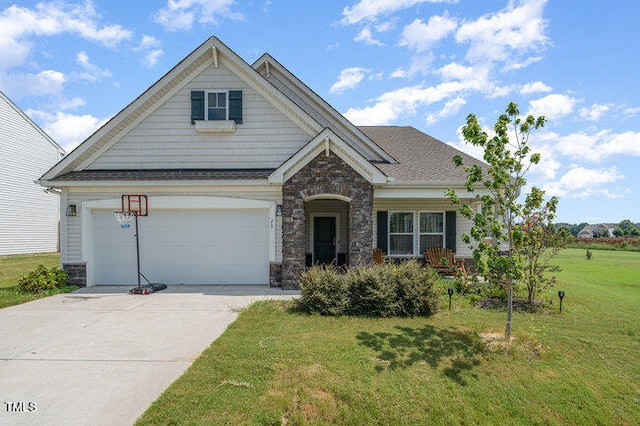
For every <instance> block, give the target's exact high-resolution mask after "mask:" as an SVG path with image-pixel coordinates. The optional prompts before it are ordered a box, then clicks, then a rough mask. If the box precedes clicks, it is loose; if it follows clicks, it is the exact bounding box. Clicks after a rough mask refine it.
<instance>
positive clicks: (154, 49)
mask: <svg viewBox="0 0 640 426" xmlns="http://www.w3.org/2000/svg"><path fill="white" fill-rule="evenodd" d="M161 47H162V42H161V41H160V40H158V39H157V38H155V37H153V36H149V35H143V36H142V40H140V44H138V47H136V48H135V49H134V50H135V51H136V52H143V55H144V56H143V57H142V62H143V63H144V64H145V66H147V67H149V68H151V67H153V66H154V65H156V64H157V63H158V61H159V60H160V57H161V56H162V55H164V51H163V50H162V49H161Z"/></svg>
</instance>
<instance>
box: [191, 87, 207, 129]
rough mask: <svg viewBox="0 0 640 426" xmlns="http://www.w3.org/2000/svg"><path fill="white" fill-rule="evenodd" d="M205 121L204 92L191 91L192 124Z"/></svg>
mask: <svg viewBox="0 0 640 426" xmlns="http://www.w3.org/2000/svg"><path fill="white" fill-rule="evenodd" d="M196 120H204V90H192V91H191V124H195V121H196Z"/></svg>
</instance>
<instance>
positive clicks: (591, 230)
mask: <svg viewBox="0 0 640 426" xmlns="http://www.w3.org/2000/svg"><path fill="white" fill-rule="evenodd" d="M614 229H616V225H615V224H614V223H601V224H598V225H585V227H584V228H582V229H581V230H580V232H578V238H593V236H594V235H602V234H603V233H606V234H607V236H609V237H613V230H614Z"/></svg>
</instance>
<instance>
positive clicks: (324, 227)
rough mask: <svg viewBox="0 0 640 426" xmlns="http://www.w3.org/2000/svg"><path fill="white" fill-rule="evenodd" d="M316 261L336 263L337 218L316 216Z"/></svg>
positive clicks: (314, 231)
mask: <svg viewBox="0 0 640 426" xmlns="http://www.w3.org/2000/svg"><path fill="white" fill-rule="evenodd" d="M313 253H314V259H313V260H314V263H321V264H329V263H334V261H335V258H336V218H335V217H315V218H314V220H313Z"/></svg>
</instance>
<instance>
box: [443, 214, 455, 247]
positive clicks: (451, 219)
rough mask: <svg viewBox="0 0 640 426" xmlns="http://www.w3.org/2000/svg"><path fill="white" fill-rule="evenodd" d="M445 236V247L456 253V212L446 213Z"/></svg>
mask: <svg viewBox="0 0 640 426" xmlns="http://www.w3.org/2000/svg"><path fill="white" fill-rule="evenodd" d="M445 220H446V222H445V223H446V226H447V235H446V236H445V247H446V248H448V249H450V250H452V251H453V252H456V212H455V211H448V212H446V217H445Z"/></svg>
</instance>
